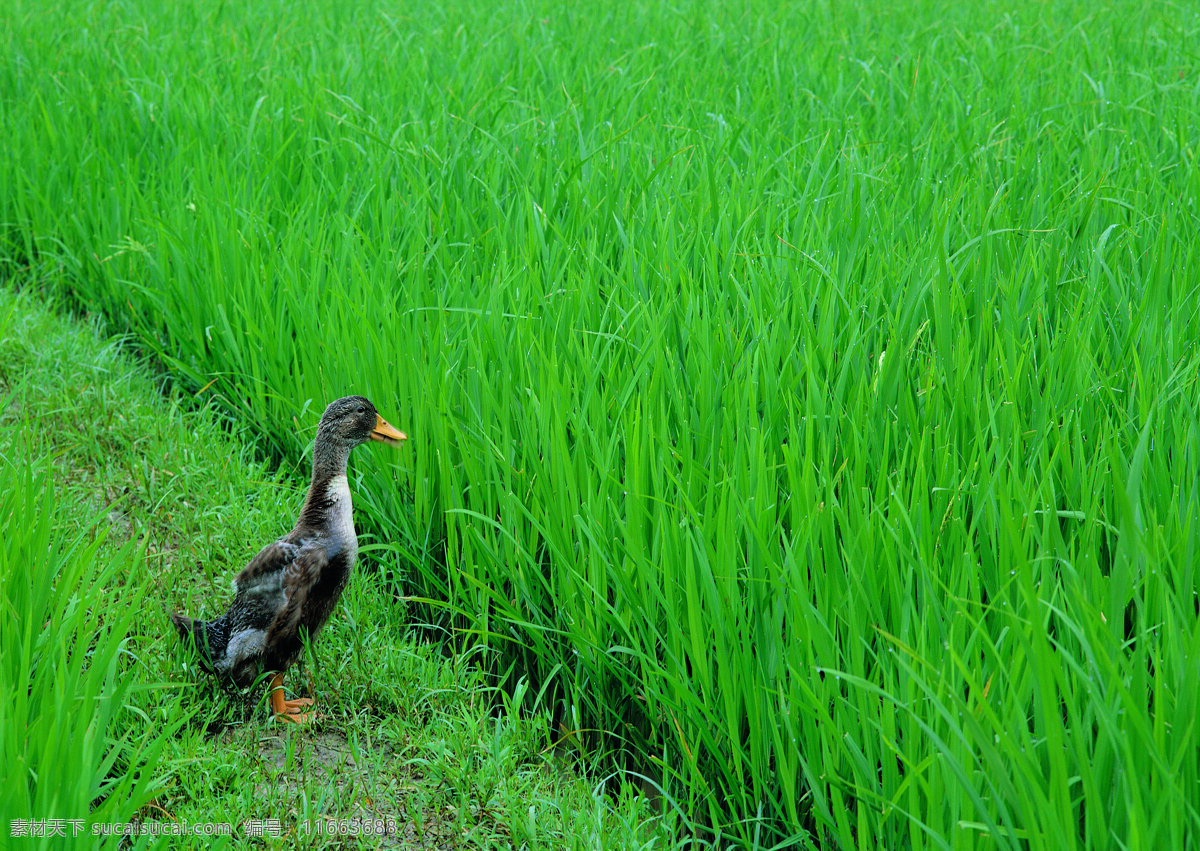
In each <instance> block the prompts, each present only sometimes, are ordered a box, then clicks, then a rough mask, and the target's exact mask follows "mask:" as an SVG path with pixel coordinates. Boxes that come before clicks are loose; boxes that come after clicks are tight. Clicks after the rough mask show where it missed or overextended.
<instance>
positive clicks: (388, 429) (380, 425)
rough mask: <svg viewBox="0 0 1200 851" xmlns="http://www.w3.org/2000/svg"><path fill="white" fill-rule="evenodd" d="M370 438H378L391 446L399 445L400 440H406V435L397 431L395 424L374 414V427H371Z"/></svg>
mask: <svg viewBox="0 0 1200 851" xmlns="http://www.w3.org/2000/svg"><path fill="white" fill-rule="evenodd" d="M371 440H378V441H379V442H381V443H390V444H392V445H393V446H399V445H400V441H402V440H408V435H407V434H405V433H404V432H402V431H399V430H398V429H397V428H396V427H395V426H393V425H392V424H391V423H389V422H388V421H387V420H385V419H384V418H383V417H381V416H379V414H376V415H375V428H373V429H371Z"/></svg>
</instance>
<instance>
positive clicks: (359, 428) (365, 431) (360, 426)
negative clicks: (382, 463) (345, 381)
mask: <svg viewBox="0 0 1200 851" xmlns="http://www.w3.org/2000/svg"><path fill="white" fill-rule="evenodd" d="M322 438H324V439H325V440H328V441H331V442H334V443H340V444H343V445H345V446H358V445H359V444H360V443H366V442H367V441H368V440H378V441H381V442H383V443H390V444H392V445H393V446H398V445H399V444H400V442H401V441H404V440H408V435H406V434H405V433H404V432H402V431H398V430H397V429H396V428H395V427H394V426H392V425H391V424H390V423H389V422H388V421H387V420H385V419H384V418H383V417H381V416H379V413H378V412H377V411H376V410H375V406H374V405H372V404H371V401H370V400H369V399H367V398H365V397H363V396H346V397H344V398H342V399H338V400H336V401H334V402H330V403H329V406H328V407H326V408H325V413H324V414H322V415H321V423H320V425H318V426H317V440H318V441H320V440H321V439H322Z"/></svg>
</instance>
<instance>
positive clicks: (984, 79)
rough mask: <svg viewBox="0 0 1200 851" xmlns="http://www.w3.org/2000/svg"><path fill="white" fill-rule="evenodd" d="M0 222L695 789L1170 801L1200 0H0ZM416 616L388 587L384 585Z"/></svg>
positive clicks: (845, 832)
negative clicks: (331, 408) (309, 447)
mask: <svg viewBox="0 0 1200 851" xmlns="http://www.w3.org/2000/svg"><path fill="white" fill-rule="evenodd" d="M9 19H10V21H11V25H10V26H8V27H6V28H5V31H4V32H3V34H0V46H2V48H3V49H2V51H0V56H2V57H3V59H0V92H3V95H2V97H0V132H3V134H4V138H5V159H4V161H3V162H4V164H3V167H2V168H0V227H2V228H3V230H2V231H0V255H2V256H3V258H4V261H3V262H4V264H5V265H4V268H5V269H6V270H8V273H9V274H21V275H23V276H29V277H32V278H33V279H35V280H36V281H38V282H39V284H40V285H43V286H45V287H47V288H50V289H52V290H54V291H56V292H61V293H66V294H69V296H70V297H71V298H72V299H74V300H75V302H76V303H77V304H79V305H82V306H85V307H86V308H87V309H90V310H95V311H98V312H102V313H103V314H104V315H106V316H107V317H109V318H110V320H111V321H112V322H114V323H115V324H116V326H117V327H119V328H121V329H125V330H128V331H129V332H131V333H132V334H133V335H134V336H135V337H136V339H137V341H138V344H139V345H140V346H141V347H142V348H143V349H144V350H145V351H146V352H148V353H150V354H151V355H152V356H153V357H154V358H155V360H156V362H157V363H158V364H160V365H161V367H162V368H163V369H165V370H166V371H167V373H168V374H169V375H170V378H171V380H172V381H173V382H174V383H175V384H177V386H179V387H183V388H186V389H187V390H189V391H195V392H197V393H198V394H199V398H200V399H202V400H207V399H214V400H216V404H217V405H218V406H219V407H220V408H221V410H223V411H225V412H226V413H228V414H231V415H233V416H236V417H237V419H238V421H239V422H240V423H244V424H245V425H246V427H248V428H252V429H254V430H255V431H256V432H257V433H258V434H259V435H260V439H261V440H262V441H263V444H262V445H264V446H266V447H268V449H269V451H270V452H272V453H273V455H274V456H276V457H278V458H280V459H283V461H284V463H286V464H291V465H295V466H297V467H299V466H300V465H302V463H303V457H304V449H305V446H306V443H307V441H308V440H309V439H310V438H311V435H312V430H313V428H314V425H315V422H316V416H317V413H318V412H319V410H320V408H321V406H322V404H324V403H325V402H326V401H328V400H329V399H331V398H334V397H337V396H340V395H343V394H345V393H348V392H355V391H359V392H364V393H366V394H367V395H369V396H370V397H372V398H373V400H374V401H375V402H376V404H377V405H378V406H379V407H380V408H381V409H382V410H383V411H384V412H385V414H386V415H387V416H388V417H389V419H392V421H393V422H395V423H396V424H397V425H398V426H400V427H401V428H404V429H405V430H406V431H408V432H409V434H410V435H411V436H412V440H411V441H410V443H409V445H408V446H407V447H406V451H405V453H403V454H402V455H400V456H398V457H397V458H395V459H392V460H389V461H387V462H381V460H380V459H379V458H378V457H376V456H374V455H365V454H364V455H362V456H360V457H358V458H356V459H355V460H354V461H353V462H352V463H353V475H354V476H355V478H356V480H357V482H358V484H357V487H358V490H359V492H360V493H362V494H363V499H362V500H361V501H360V503H359V504H360V506H361V507H362V508H363V510H364V511H363V516H364V518H366V519H369V524H368V527H369V529H370V530H371V531H372V532H373V533H374V534H375V535H376V538H375V543H376V544H378V546H379V549H377V550H374V551H373V552H372V554H371V556H372V558H373V559H375V560H376V561H377V563H378V564H379V565H380V570H381V573H382V574H383V575H385V576H388V577H390V578H392V579H397V580H401V581H403V582H404V583H405V584H404V586H403V587H404V591H403V594H404V595H405V596H409V597H413V598H419V599H420V600H425V601H428V602H427V603H423V604H420V605H414V606H413V607H412V611H413V612H415V614H416V617H417V618H418V619H419V620H420V621H424V622H428V623H429V624H430V625H432V626H433V627H435V628H437V629H439V630H442V631H441V632H440V633H435V634H438V635H443V636H445V635H449V636H450V637H451V638H452V639H453V641H454V642H455V643H457V645H458V646H459V647H461V648H477V654H476V655H475V657H474V658H475V659H476V660H478V661H479V662H480V663H481V664H482V665H484V666H485V668H486V669H487V670H489V671H492V672H494V673H496V674H497V675H506V674H507V675H509V677H510V681H509V682H510V684H509V689H510V691H507V692H505V693H506V694H513V693H515V691H514V690H512V689H513V684H515V683H516V682H518V681H519V678H521V677H524V678H525V682H526V684H527V686H528V687H527V689H526V690H525V691H524V693H523V699H522V700H521V701H514V702H516V703H519V705H520V707H522V708H524V709H525V710H526V711H533V712H534V713H543V712H544V713H548V715H549V717H550V718H551V720H552V723H553V725H554V727H555V730H556V731H557V733H558V735H559V736H560V737H561V739H562V741H561V743H560V746H561V747H562V748H564V749H566V750H569V751H571V752H572V753H575V754H577V755H580V756H581V757H583V758H584V759H585V760H586V761H588V762H589V763H592V762H593V761H595V762H596V763H597V764H601V765H606V766H609V767H610V770H611V771H613V772H626V773H625V774H624V775H621V776H622V777H624V778H627V779H628V778H636V777H641V778H645V779H644V780H642V781H640V782H643V783H646V784H650V785H655V784H657V785H659V786H661V787H662V788H663V790H664V796H663V798H662V803H663V805H664V806H665V808H666V809H667V811H668V812H671V813H676V814H682V816H683V817H684V819H685V820H686V826H687V832H688V834H689V835H691V836H694V837H696V838H697V839H699V840H701V841H712V840H715V841H718V842H722V843H727V844H737V845H743V846H754V845H760V846H761V845H767V846H770V845H772V844H776V843H778V844H786V843H795V844H802V845H808V846H810V847H812V846H821V847H840V848H875V847H879V848H906V847H911V848H926V847H932V848H970V847H976V846H980V845H986V846H995V847H998V848H1002V849H1011V848H1019V847H1024V846H1029V847H1038V848H1077V847H1095V848H1108V847H1118V846H1124V847H1181V846H1183V845H1187V844H1188V843H1193V844H1194V843H1196V842H1198V841H1200V808H1198V806H1197V804H1196V802H1197V801H1198V800H1200V762H1198V761H1197V759H1196V754H1197V753H1200V727H1198V726H1197V723H1196V720H1195V716H1196V712H1195V710H1196V695H1197V693H1198V689H1200V668H1198V667H1197V665H1196V664H1195V660H1196V658H1197V655H1198V654H1200V620H1198V618H1197V599H1198V598H1197V591H1198V587H1200V578H1198V573H1197V571H1196V569H1195V565H1196V562H1197V558H1196V557H1197V550H1198V544H1200V523H1198V515H1200V477H1198V476H1197V470H1198V462H1200V457H1198V454H1200V429H1198V428H1197V419H1196V414H1197V397H1198V395H1200V393H1198V387H1197V375H1198V369H1200V354H1198V353H1197V349H1196V341H1197V339H1200V298H1198V292H1197V290H1198V285H1197V277H1196V270H1197V269H1198V268H1200V236H1198V235H1200V227H1198V225H1200V222H1198V218H1197V216H1198V210H1197V203H1198V201H1197V199H1198V198H1200V170H1198V169H1197V163H1196V157H1197V141H1196V140H1197V138H1200V129H1198V128H1200V60H1198V59H1197V55H1196V52H1195V48H1194V45H1195V44H1197V43H1200V17H1198V16H1197V14H1196V11H1195V9H1194V8H1193V7H1192V6H1191V5H1189V4H1184V5H1177V4H1166V3H1157V2H1147V0H1112V2H1107V3H1100V4H1097V3H1094V2H1087V3H1083V2H1077V1H1076V0H1049V2H1039V3H1033V2H1018V3H1015V4H1014V3H1005V4H999V3H993V2H980V3H961V2H950V0H901V2H897V3H878V2H873V1H872V2H868V0H848V2H821V3H800V4H784V3H778V2H773V0H733V2H722V3H705V2H682V3H665V2H657V1H655V2H637V1H636V0H635V2H628V0H621V2H613V0H601V2H596V3H588V4H562V3H551V2H546V0H533V1H532V2H503V3H495V2H492V3H482V2H479V0H446V2H439V3H426V4H396V3H394V2H388V0H352V2H342V3H325V2H317V1H316V0H291V2H287V3H281V2H268V3H253V4H233V3H224V4H220V3H211V2H197V0H180V2H173V3H169V4H168V3H164V2H161V0H117V2H112V3H105V4H76V3H68V2H63V0H51V2H39V3H30V2H25V0H17V2H15V3H14V4H10V14H9ZM397 628H399V627H397Z"/></svg>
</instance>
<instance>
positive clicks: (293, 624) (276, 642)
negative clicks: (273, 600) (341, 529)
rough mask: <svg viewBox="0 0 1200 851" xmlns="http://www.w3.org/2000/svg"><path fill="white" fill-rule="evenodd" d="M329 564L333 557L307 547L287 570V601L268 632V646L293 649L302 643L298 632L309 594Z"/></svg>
mask: <svg viewBox="0 0 1200 851" xmlns="http://www.w3.org/2000/svg"><path fill="white" fill-rule="evenodd" d="M328 563H329V554H328V553H327V552H326V551H325V549H324V548H323V547H305V548H304V549H302V550H301V551H300V552H299V554H298V555H297V557H296V558H295V559H293V560H292V562H291V563H290V564H288V565H287V567H286V568H285V569H284V570H283V574H282V590H283V596H284V598H285V599H286V601H287V602H286V603H285V604H284V605H283V606H281V607H280V609H279V612H278V613H277V614H276V615H275V619H274V620H273V621H272V622H271V626H270V628H269V629H268V630H267V639H266V644H267V646H268V647H283V646H291V645H292V644H294V643H295V642H296V641H298V640H299V636H298V633H297V630H298V628H299V626H300V617H301V615H302V614H303V613H304V605H305V603H306V602H307V601H308V593H309V591H311V590H312V588H313V586H315V585H316V584H317V580H319V579H320V577H321V571H322V570H324V569H325V566H326V565H327V564H328Z"/></svg>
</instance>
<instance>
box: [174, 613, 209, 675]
mask: <svg viewBox="0 0 1200 851" xmlns="http://www.w3.org/2000/svg"><path fill="white" fill-rule="evenodd" d="M171 623H173V624H175V630H176V632H178V633H179V638H180V640H181V641H183V643H184V644H188V643H191V644H193V645H194V646H195V648H196V650H197V651H199V653H200V660H201V661H202V662H205V663H207V662H208V661H209V660H210V659H211V658H212V652H211V648H210V647H209V646H208V633H207V630H206V629H205V627H206V626H208V624H206V623H205V622H204V621H202V620H199V619H198V618H189V617H188V616H187V615H181V614H179V612H171ZM206 667H208V665H206Z"/></svg>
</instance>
